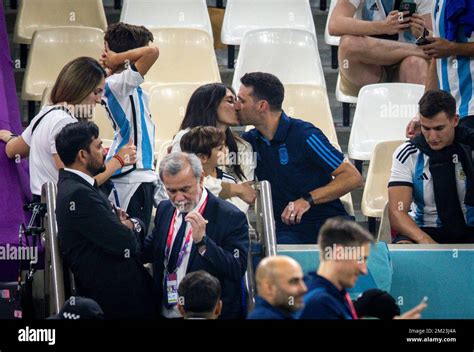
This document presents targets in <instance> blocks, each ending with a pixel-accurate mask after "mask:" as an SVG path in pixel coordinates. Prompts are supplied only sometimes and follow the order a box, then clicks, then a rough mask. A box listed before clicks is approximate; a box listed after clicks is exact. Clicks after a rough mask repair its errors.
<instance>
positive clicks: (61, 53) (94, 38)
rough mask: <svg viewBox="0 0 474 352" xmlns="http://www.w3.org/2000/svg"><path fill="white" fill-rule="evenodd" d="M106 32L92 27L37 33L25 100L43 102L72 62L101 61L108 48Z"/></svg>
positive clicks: (29, 67) (26, 83)
mask: <svg viewBox="0 0 474 352" xmlns="http://www.w3.org/2000/svg"><path fill="white" fill-rule="evenodd" d="M103 43H104V32H103V31H102V30H101V29H97V28H89V27H56V28H49V29H43V30H39V31H36V32H35V35H34V36H33V43H32V45H31V49H30V52H29V55H28V63H27V66H26V71H25V77H24V79H23V89H22V96H21V97H22V99H23V100H36V101H41V98H42V95H43V91H44V89H45V88H47V87H52V86H53V85H54V82H55V81H56V78H57V77H58V74H59V72H60V71H61V69H62V68H63V67H64V65H65V64H67V63H68V62H69V61H71V60H73V59H75V58H77V57H80V56H90V57H92V58H95V59H98V58H99V57H100V55H101V53H102V50H103V46H104V44H103Z"/></svg>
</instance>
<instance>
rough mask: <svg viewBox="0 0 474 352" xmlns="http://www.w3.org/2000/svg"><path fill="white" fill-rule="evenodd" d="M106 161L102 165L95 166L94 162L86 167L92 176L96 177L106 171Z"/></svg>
mask: <svg viewBox="0 0 474 352" xmlns="http://www.w3.org/2000/svg"><path fill="white" fill-rule="evenodd" d="M104 160H105V157H104ZM104 160H102V164H100V165H94V164H93V163H92V162H89V163H87V166H86V168H87V171H89V173H90V174H91V175H92V176H96V175H98V174H100V173H102V172H104V171H105V164H104Z"/></svg>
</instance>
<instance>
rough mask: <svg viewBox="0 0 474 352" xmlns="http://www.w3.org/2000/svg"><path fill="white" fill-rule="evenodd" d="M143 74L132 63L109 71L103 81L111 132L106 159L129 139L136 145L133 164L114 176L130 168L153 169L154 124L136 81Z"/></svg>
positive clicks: (139, 82)
mask: <svg viewBox="0 0 474 352" xmlns="http://www.w3.org/2000/svg"><path fill="white" fill-rule="evenodd" d="M143 81H144V80H143V77H142V76H141V75H140V73H139V72H138V71H136V69H135V68H134V66H133V65H132V66H130V67H129V68H128V69H126V70H124V71H122V72H121V73H117V74H113V75H112V76H110V77H108V78H107V80H106V81H105V92H104V98H103V100H104V102H105V104H106V108H107V112H108V113H109V117H110V118H111V120H112V121H113V125H114V129H115V133H114V141H113V143H112V146H111V147H110V150H109V154H108V155H107V160H109V159H111V158H112V157H113V156H114V155H115V154H116V153H117V151H118V150H120V148H122V147H123V146H124V145H126V144H127V143H128V142H129V140H130V139H132V140H133V141H134V143H135V145H136V147H137V163H136V165H135V166H127V167H124V168H122V169H120V170H118V171H117V172H116V173H115V174H114V177H115V176H118V175H124V174H127V173H129V172H131V171H133V170H135V169H136V170H153V168H154V145H155V144H154V142H155V125H154V123H153V121H152V119H151V115H150V112H149V110H148V95H147V94H146V93H145V92H143V90H142V89H141V87H140V84H142V83H143Z"/></svg>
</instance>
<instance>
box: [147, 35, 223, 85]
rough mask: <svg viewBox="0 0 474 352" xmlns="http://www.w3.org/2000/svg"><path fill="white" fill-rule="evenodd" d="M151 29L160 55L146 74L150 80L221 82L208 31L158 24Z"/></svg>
mask: <svg viewBox="0 0 474 352" xmlns="http://www.w3.org/2000/svg"><path fill="white" fill-rule="evenodd" d="M152 33H153V36H154V42H153V43H152V45H156V46H157V47H158V48H159V49H160V57H159V59H158V61H157V62H156V63H155V64H154V65H153V66H152V68H151V69H150V71H148V73H147V75H146V76H145V79H146V81H147V82H153V83H160V84H164V83H186V82H196V83H208V82H221V77H220V73H219V67H218V65H217V59H216V54H215V52H214V45H213V43H212V39H211V37H210V35H209V33H207V32H206V31H203V30H199V29H189V28H159V29H153V30H152Z"/></svg>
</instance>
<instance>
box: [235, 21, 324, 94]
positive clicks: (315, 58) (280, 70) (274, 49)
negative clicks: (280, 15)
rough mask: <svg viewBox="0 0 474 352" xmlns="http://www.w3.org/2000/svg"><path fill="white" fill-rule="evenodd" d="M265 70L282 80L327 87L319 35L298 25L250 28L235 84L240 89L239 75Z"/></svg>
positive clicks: (241, 51)
mask: <svg viewBox="0 0 474 352" xmlns="http://www.w3.org/2000/svg"><path fill="white" fill-rule="evenodd" d="M255 71H263V72H269V73H272V74H274V75H275V76H277V77H278V78H279V79H280V80H281V81H282V83H283V84H289V83H292V84H312V85H317V86H321V87H324V88H325V87H326V81H325V79H324V73H323V68H322V65H321V59H320V57H319V52H318V47H317V44H316V39H315V37H314V35H313V34H311V33H310V32H307V31H304V30H299V29H258V30H253V31H249V32H247V34H245V36H244V39H243V41H242V44H241V47H240V53H239V58H238V60H237V65H236V67H235V72H234V79H233V81H232V87H233V88H234V89H235V90H236V91H238V89H239V87H240V78H241V77H242V76H243V75H244V74H245V73H248V72H255Z"/></svg>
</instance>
